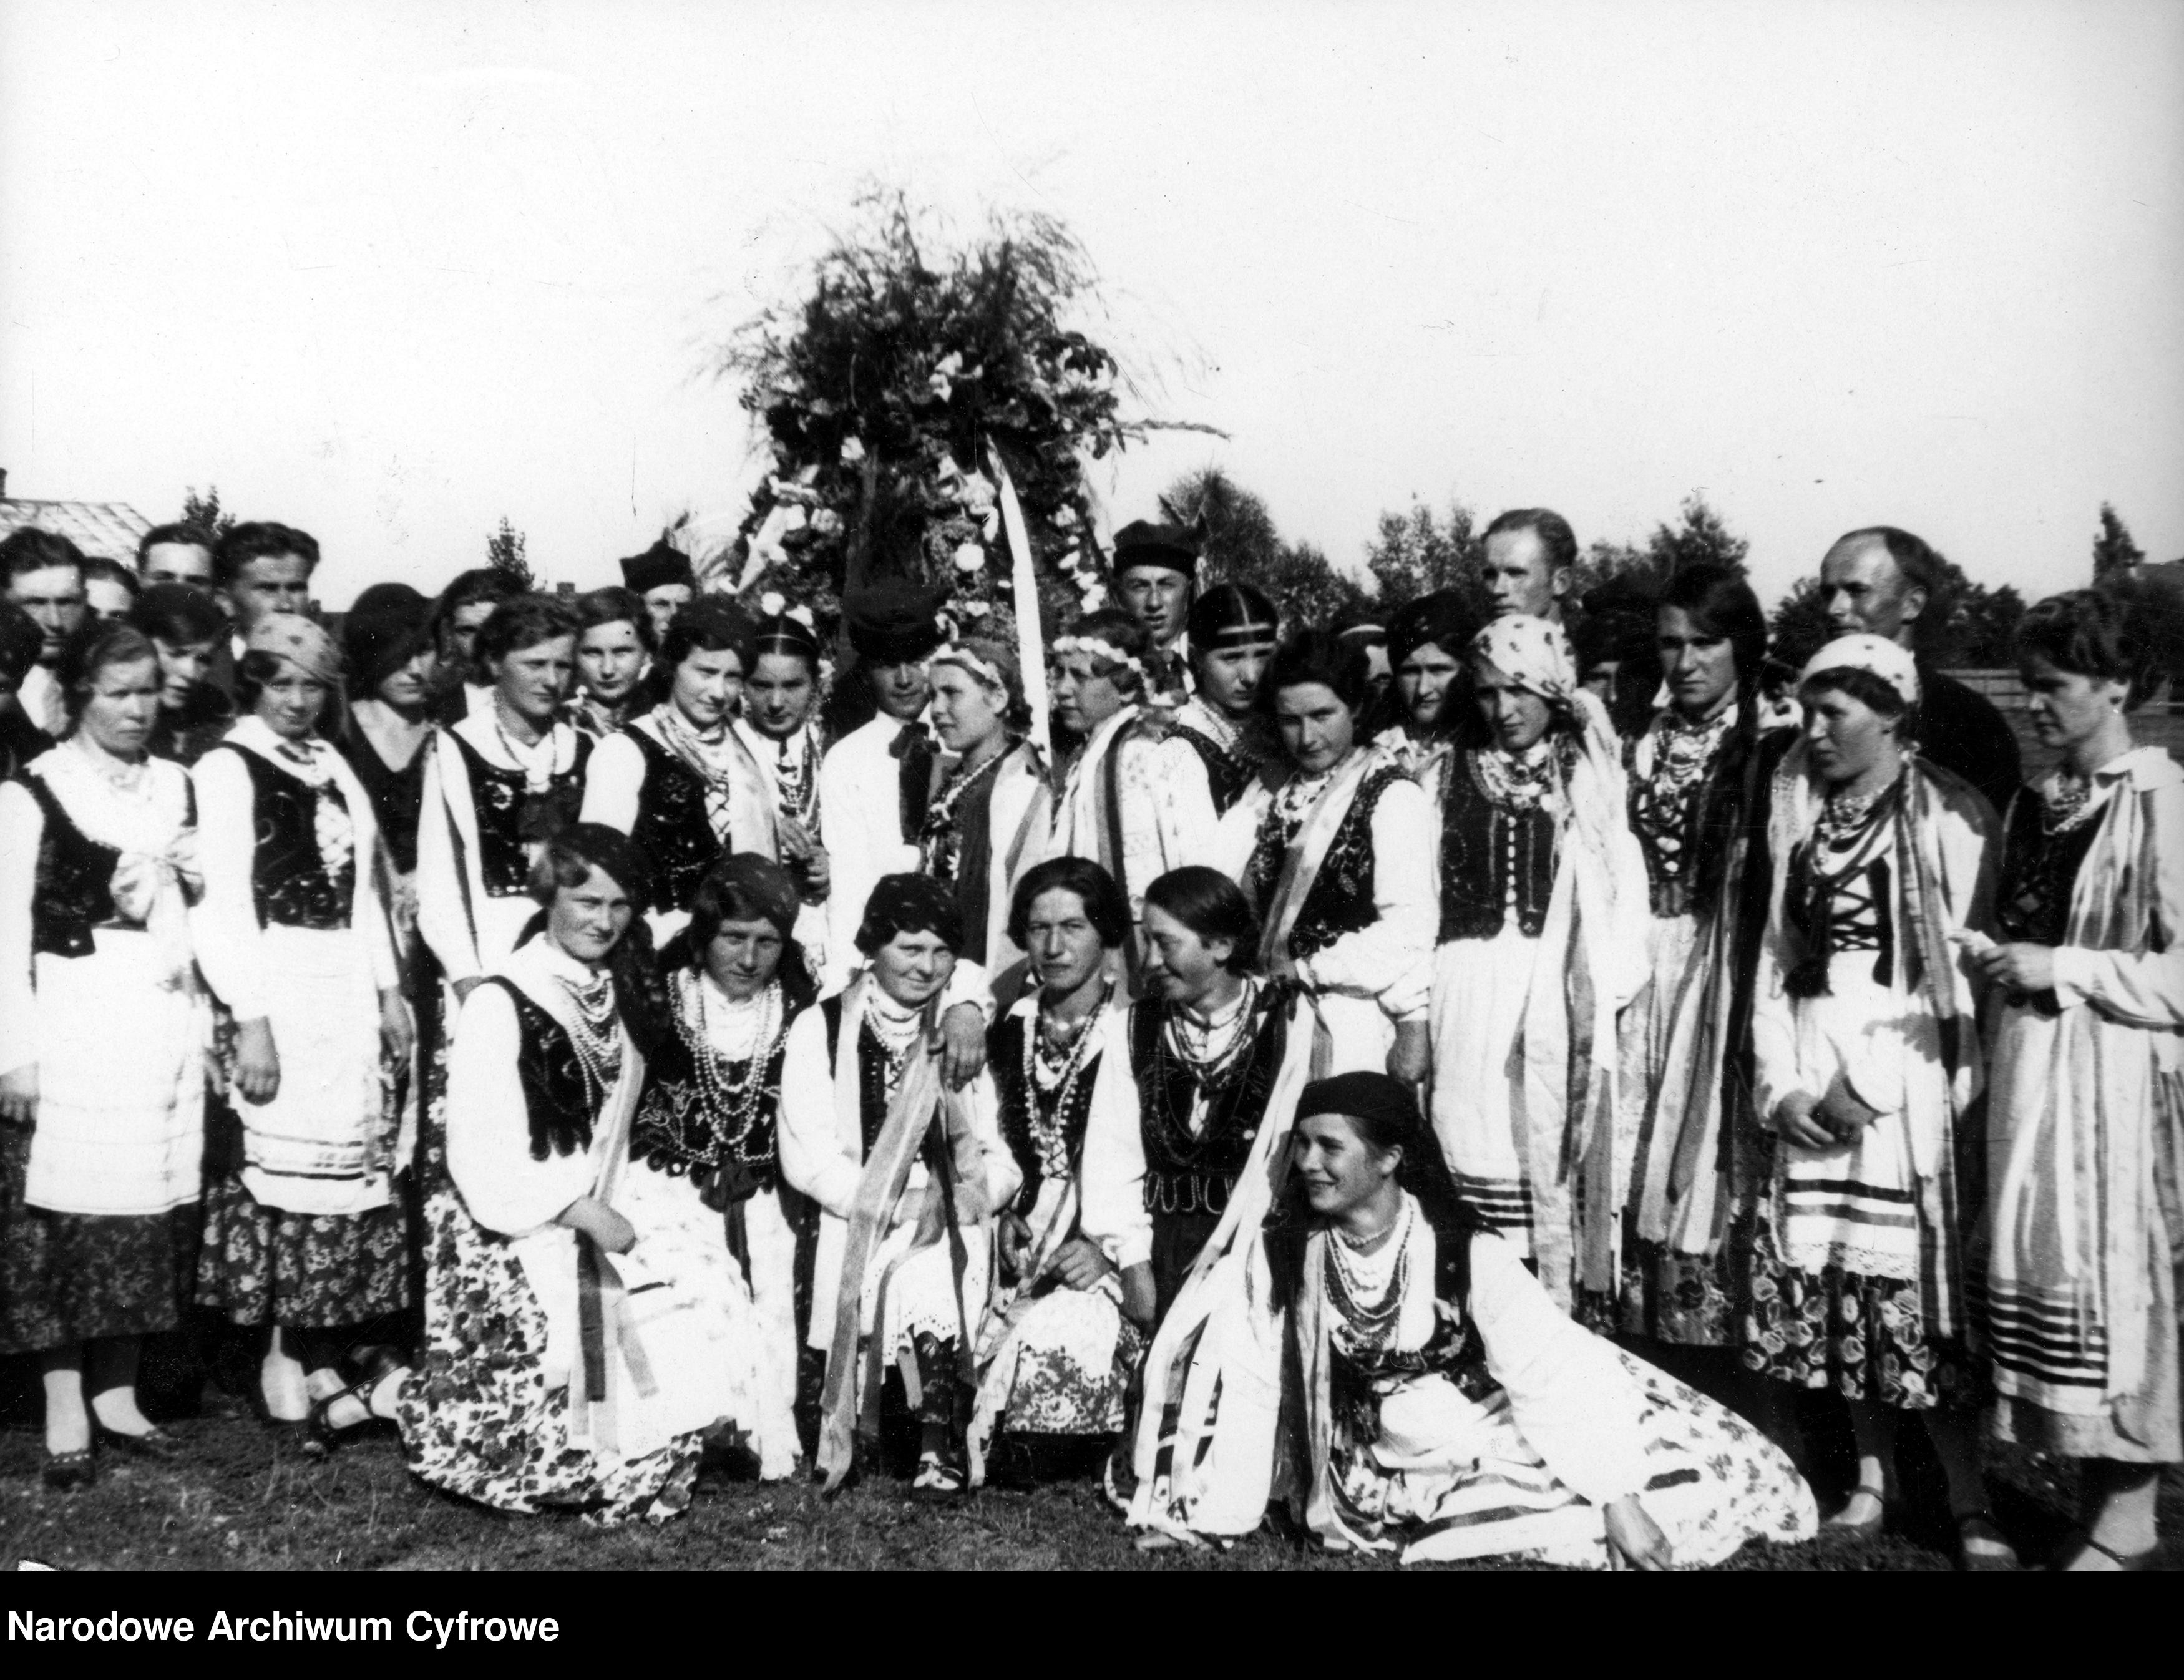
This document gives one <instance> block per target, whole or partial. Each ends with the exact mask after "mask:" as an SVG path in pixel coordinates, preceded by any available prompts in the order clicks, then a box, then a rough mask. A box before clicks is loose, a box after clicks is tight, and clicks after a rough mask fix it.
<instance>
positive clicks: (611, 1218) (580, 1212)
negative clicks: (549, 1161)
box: [555, 1196, 637, 1254]
mask: <svg viewBox="0 0 2184 1680" xmlns="http://www.w3.org/2000/svg"><path fill="white" fill-rule="evenodd" d="M555 1223H556V1224H559V1225H566V1226H568V1227H569V1229H570V1230H571V1231H582V1233H583V1234H584V1235H585V1236H588V1237H590V1238H591V1239H592V1241H593V1242H596V1243H598V1244H599V1247H602V1248H604V1249H605V1250H606V1251H607V1253H610V1254H627V1253H629V1251H630V1250H631V1249H632V1248H634V1247H637V1227H636V1226H635V1225H632V1224H631V1223H630V1222H629V1221H628V1220H626V1219H624V1218H623V1217H622V1216H621V1214H617V1213H616V1212H615V1210H614V1209H613V1208H610V1207H609V1206H607V1204H606V1203H604V1202H602V1201H600V1200H599V1198H598V1197H595V1196H580V1197H577V1199H576V1200H575V1201H573V1202H571V1203H570V1204H569V1205H568V1206H567V1207H565V1208H563V1209H562V1210H561V1217H560V1219H559V1220H556V1221H555Z"/></svg>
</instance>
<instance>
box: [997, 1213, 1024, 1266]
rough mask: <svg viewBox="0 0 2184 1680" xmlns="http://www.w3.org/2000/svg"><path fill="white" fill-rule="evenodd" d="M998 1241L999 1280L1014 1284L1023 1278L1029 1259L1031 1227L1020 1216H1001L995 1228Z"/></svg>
mask: <svg viewBox="0 0 2184 1680" xmlns="http://www.w3.org/2000/svg"><path fill="white" fill-rule="evenodd" d="M996 1235H997V1236H999V1238H1000V1249H1001V1280H1002V1281H1003V1282H1005V1283H1014V1282H1016V1281H1017V1280H1018V1279H1020V1278H1021V1277H1022V1276H1023V1269H1024V1266H1025V1264H1026V1263H1027V1262H1028V1261H1029V1260H1030V1259H1031V1227H1030V1226H1029V1225H1026V1224H1025V1223H1024V1221H1023V1216H1022V1214H1002V1215H1001V1217H1000V1223H999V1225H998V1226H997V1228H996Z"/></svg>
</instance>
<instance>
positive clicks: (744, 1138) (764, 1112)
mask: <svg viewBox="0 0 2184 1680" xmlns="http://www.w3.org/2000/svg"><path fill="white" fill-rule="evenodd" d="M787 1046H788V1038H787V1035H783V1038H782V1040H781V1041H780V1042H779V1043H777V1044H776V1045H775V1046H774V1047H773V1053H772V1055H771V1056H769V1057H768V1058H766V1068H765V1070H764V1072H763V1073H762V1074H761V1075H760V1083H759V1094H758V1102H757V1103H756V1104H755V1107H754V1108H752V1110H751V1113H750V1117H749V1122H748V1123H747V1124H746V1125H744V1126H743V1128H742V1129H741V1130H729V1128H730V1127H731V1126H732V1125H734V1124H735V1122H736V1120H737V1116H735V1115H733V1114H724V1113H719V1112H718V1111H717V1110H716V1109H715V1108H714V1107H713V1106H712V1104H711V1103H710V1102H709V1101H708V1099H707V1092H706V1088H705V1085H704V1084H702V1083H701V1082H700V1081H699V1077H698V1060H697V1058H699V1057H700V1056H710V1055H711V1054H712V1052H711V1051H710V1048H708V1047H706V1046H705V1045H703V1044H700V1043H696V1042H694V1041H693V1038H692V1036H691V1035H689V1033H688V1029H686V1028H685V1026H684V1024H683V1022H682V1016H681V1014H680V1012H677V1016H676V1021H675V1030H674V1031H673V1032H672V1033H671V1034H668V1035H666V1041H665V1042H664V1043H662V1044H661V1045H660V1047H659V1048H658V1050H657V1051H656V1052H655V1054H654V1055H653V1057H652V1058H651V1059H650V1060H649V1062H647V1063H645V1079H644V1095H643V1098H642V1099H641V1100H640V1101H639V1102H638V1111H637V1119H636V1120H635V1121H634V1122H633V1123H632V1126H631V1130H630V1138H629V1158H630V1159H631V1160H632V1161H649V1162H650V1163H651V1164H652V1165H654V1166H655V1167H657V1168H658V1169H660V1171H662V1172H664V1173H666V1174H667V1175H669V1176H670V1177H674V1178H680V1177H682V1176H683V1175H685V1174H688V1175H689V1176H690V1177H691V1178H692V1179H694V1180H703V1179H705V1178H706V1177H707V1176H708V1175H720V1176H721V1178H722V1179H723V1180H725V1181H726V1187H727V1199H728V1200H732V1201H741V1200H743V1199H744V1197H748V1196H750V1195H751V1194H753V1193H754V1192H758V1191H760V1190H770V1189H772V1187H773V1186H774V1184H775V1182H776V1179H777V1171H778V1167H779V1158H780V1141H779V1136H778V1130H777V1120H778V1117H779V1115H780V1113H781V1065H782V1061H783V1055H784V1053H785V1052H786V1049H787ZM749 1068H750V1063H749V1058H745V1059H744V1060H743V1061H740V1062H731V1063H727V1064H726V1066H725V1067H724V1068H723V1069H722V1070H721V1071H722V1075H723V1077H724V1078H725V1079H726V1080H727V1082H728V1084H729V1085H730V1086H736V1087H738V1088H739V1087H740V1086H741V1084H742V1081H743V1079H744V1075H745V1074H746V1073H748V1072H749Z"/></svg>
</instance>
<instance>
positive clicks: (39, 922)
mask: <svg viewBox="0 0 2184 1680" xmlns="http://www.w3.org/2000/svg"><path fill="white" fill-rule="evenodd" d="M18 780H19V781H20V784H22V786H23V787H24V788H25V789H26V790H28V791H29V793H30V795H31V798H32V799H34V800H36V801H37V804H38V810H39V812H40V813H41V814H42V816H43V817H44V818H45V822H44V824H43V827H42V831H41V833H40V834H39V835H38V873H37V882H36V886H35V887H34V888H33V889H32V891H31V950H32V951H33V952H42V953H43V954H44V955H46V956H48V957H88V956H90V955H91V954H92V937H91V930H92V929H93V928H98V927H110V926H112V925H114V923H115V922H116V921H118V920H119V919H120V918H119V916H118V914H117V913H116V912H115V910H114V869H115V868H116V867H117V866H118V865H119V864H120V862H121V854H120V851H116V850H115V849H114V847H112V846H101V845H100V844H99V843H98V842H97V840H92V838H91V837H90V836H89V835H87V834H85V833H84V832H83V830H82V829H79V828H77V827H76V825H75V822H74V821H73V820H72V819H71V818H70V816H69V814H68V812H67V811H66V810H65V809H64V807H62V805H61V802H60V801H59V800H58V798H56V797H55V796H54V795H53V790H52V789H51V788H49V787H47V785H46V784H45V779H44V778H43V777H41V776H36V775H30V774H25V775H23V776H21V777H19V778H18Z"/></svg>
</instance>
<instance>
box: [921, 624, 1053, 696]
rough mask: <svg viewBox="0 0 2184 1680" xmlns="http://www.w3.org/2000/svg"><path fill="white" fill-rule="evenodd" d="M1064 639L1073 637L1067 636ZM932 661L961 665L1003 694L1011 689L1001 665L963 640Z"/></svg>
mask: <svg viewBox="0 0 2184 1680" xmlns="http://www.w3.org/2000/svg"><path fill="white" fill-rule="evenodd" d="M1068 639H1071V638H1067V637H1065V638H1064V640H1068ZM1055 646H1056V647H1057V648H1059V647H1060V646H1061V642H1056V644H1055ZM932 662H933V664H935V665H960V666H961V667H963V669H965V670H966V671H967V672H969V673H971V674H972V676H973V677H976V678H978V680H979V681H980V682H982V683H983V684H985V685H986V686H987V687H988V688H989V689H1000V691H1001V692H1002V693H1003V694H1007V693H1008V692H1009V691H1010V690H1009V679H1008V678H1006V677H1005V676H1003V675H1002V674H1001V668H1000V666H998V665H996V664H995V663H994V662H993V661H991V660H989V659H982V658H980V657H979V656H978V655H977V654H976V653H974V652H972V650H970V649H969V648H967V647H965V646H964V645H962V643H961V642H951V643H950V645H948V646H946V647H944V648H943V649H941V650H940V651H939V652H938V653H936V654H934V655H933V660H932Z"/></svg>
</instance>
